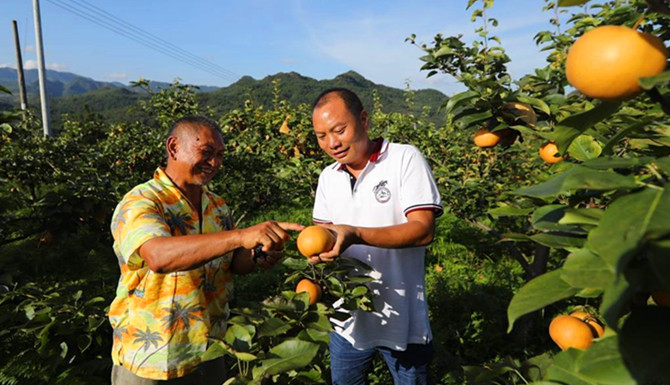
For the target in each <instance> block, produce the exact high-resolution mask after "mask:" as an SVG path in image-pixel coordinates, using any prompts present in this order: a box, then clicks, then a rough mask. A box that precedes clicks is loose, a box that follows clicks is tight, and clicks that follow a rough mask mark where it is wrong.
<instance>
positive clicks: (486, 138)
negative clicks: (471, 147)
mask: <svg viewBox="0 0 670 385" xmlns="http://www.w3.org/2000/svg"><path fill="white" fill-rule="evenodd" d="M498 142H500V134H498V133H497V132H491V131H489V130H488V128H486V127H482V128H480V129H479V130H477V132H476V133H475V146H477V147H481V148H490V147H493V146H495V145H496V144H498Z"/></svg>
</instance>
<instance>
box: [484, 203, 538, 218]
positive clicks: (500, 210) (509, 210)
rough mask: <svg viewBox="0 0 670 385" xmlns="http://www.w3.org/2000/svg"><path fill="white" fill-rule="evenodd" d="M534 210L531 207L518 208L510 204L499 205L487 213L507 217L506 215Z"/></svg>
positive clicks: (521, 213)
mask: <svg viewBox="0 0 670 385" xmlns="http://www.w3.org/2000/svg"><path fill="white" fill-rule="evenodd" d="M533 210H535V209H534V208H533V207H528V208H518V207H512V206H501V207H496V208H494V209H490V210H489V211H488V213H489V214H491V215H493V216H496V217H507V216H517V215H523V216H525V215H528V214H530V213H532V212H533Z"/></svg>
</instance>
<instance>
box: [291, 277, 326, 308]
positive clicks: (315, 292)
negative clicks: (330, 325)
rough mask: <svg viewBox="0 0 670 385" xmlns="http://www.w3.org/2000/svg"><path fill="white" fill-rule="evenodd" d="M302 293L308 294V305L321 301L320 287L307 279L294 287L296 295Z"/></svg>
mask: <svg viewBox="0 0 670 385" xmlns="http://www.w3.org/2000/svg"><path fill="white" fill-rule="evenodd" d="M304 291H306V292H307V293H309V304H310V305H314V304H315V303H317V302H319V300H320V299H321V287H320V286H319V285H317V284H315V283H314V282H312V281H310V280H309V279H307V278H305V279H303V280H301V281H300V282H298V286H296V287H295V292H296V293H302V292H304Z"/></svg>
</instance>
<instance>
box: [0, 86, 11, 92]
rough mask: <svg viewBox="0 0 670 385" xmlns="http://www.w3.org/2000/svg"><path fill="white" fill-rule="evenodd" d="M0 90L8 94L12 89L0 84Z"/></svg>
mask: <svg viewBox="0 0 670 385" xmlns="http://www.w3.org/2000/svg"><path fill="white" fill-rule="evenodd" d="M0 92H4V93H6V94H10V95H11V94H12V91H10V90H9V88H7V87H5V86H3V85H1V84H0Z"/></svg>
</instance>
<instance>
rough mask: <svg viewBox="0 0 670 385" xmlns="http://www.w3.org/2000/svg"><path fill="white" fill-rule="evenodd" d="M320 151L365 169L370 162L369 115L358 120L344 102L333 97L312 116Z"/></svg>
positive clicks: (365, 114)
mask: <svg viewBox="0 0 670 385" xmlns="http://www.w3.org/2000/svg"><path fill="white" fill-rule="evenodd" d="M312 124H313V125H314V133H315V134H316V139H317V141H318V143H319V147H321V149H322V150H323V151H325V152H326V154H328V155H329V156H330V157H331V158H333V159H335V160H336V161H337V162H339V163H341V164H345V165H349V166H351V167H357V168H358V167H363V166H365V164H366V163H367V161H368V155H369V154H368V147H369V145H370V140H369V139H368V114H367V112H365V111H362V112H361V115H360V116H354V115H353V114H352V113H351V112H350V111H349V109H347V106H346V104H345V103H344V100H342V99H341V98H339V97H333V98H332V99H330V100H329V101H328V102H326V104H324V105H322V106H320V107H317V108H316V109H315V110H314V112H313V113H312Z"/></svg>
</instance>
